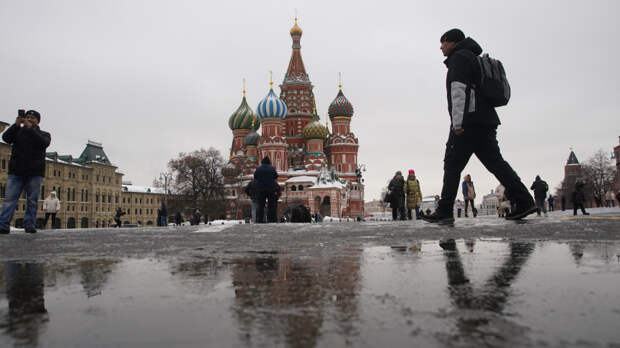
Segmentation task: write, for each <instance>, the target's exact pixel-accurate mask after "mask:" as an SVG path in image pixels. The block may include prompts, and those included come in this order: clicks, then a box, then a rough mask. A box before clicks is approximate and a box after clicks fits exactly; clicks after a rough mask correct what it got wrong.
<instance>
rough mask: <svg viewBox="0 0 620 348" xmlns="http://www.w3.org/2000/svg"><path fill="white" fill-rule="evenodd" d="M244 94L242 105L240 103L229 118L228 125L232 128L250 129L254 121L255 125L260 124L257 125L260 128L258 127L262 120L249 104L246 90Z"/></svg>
mask: <svg viewBox="0 0 620 348" xmlns="http://www.w3.org/2000/svg"><path fill="white" fill-rule="evenodd" d="M243 94H244V96H243V99H242V100H241V105H239V107H238V108H237V110H236V111H235V112H234V113H233V114H232V115H231V116H230V118H229V119H228V127H230V129H231V130H235V129H250V128H251V127H252V122H254V123H255V126H256V125H258V126H256V128H257V129H258V127H260V121H259V120H258V118H257V117H256V116H255V115H254V111H252V109H251V108H250V106H249V105H248V102H247V101H246V99H245V92H244V93H243Z"/></svg>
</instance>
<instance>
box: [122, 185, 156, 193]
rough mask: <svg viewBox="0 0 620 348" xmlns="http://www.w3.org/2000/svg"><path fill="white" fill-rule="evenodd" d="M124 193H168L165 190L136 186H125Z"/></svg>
mask: <svg viewBox="0 0 620 348" xmlns="http://www.w3.org/2000/svg"><path fill="white" fill-rule="evenodd" d="M123 192H133V193H160V194H164V193H166V191H165V190H164V189H163V188H159V187H149V186H136V185H123Z"/></svg>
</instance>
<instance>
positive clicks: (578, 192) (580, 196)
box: [572, 180, 590, 215]
mask: <svg viewBox="0 0 620 348" xmlns="http://www.w3.org/2000/svg"><path fill="white" fill-rule="evenodd" d="M584 186H585V184H584V182H583V181H581V180H578V181H577V182H576V183H575V191H573V195H572V199H573V215H577V208H581V213H582V214H583V215H590V213H587V212H586V209H585V208H584V203H585V202H586V195H585V192H584V191H583V190H584Z"/></svg>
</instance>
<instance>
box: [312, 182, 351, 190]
mask: <svg viewBox="0 0 620 348" xmlns="http://www.w3.org/2000/svg"><path fill="white" fill-rule="evenodd" d="M345 187H346V185H345V184H342V183H340V182H338V181H332V182H327V183H325V184H323V183H318V184H314V185H313V186H312V187H310V189H321V188H337V189H343V188H345Z"/></svg>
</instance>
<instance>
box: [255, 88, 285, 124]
mask: <svg viewBox="0 0 620 348" xmlns="http://www.w3.org/2000/svg"><path fill="white" fill-rule="evenodd" d="M286 110H287V108H286V104H285V103H284V102H283V101H282V100H281V99H280V98H278V96H277V95H276V94H275V93H274V92H273V88H271V89H269V93H268V94H267V96H266V97H265V98H264V99H263V100H261V101H260V102H259V103H258V107H257V108H256V113H257V115H258V118H259V119H261V120H262V119H263V118H281V119H284V118H285V117H286Z"/></svg>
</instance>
